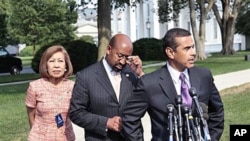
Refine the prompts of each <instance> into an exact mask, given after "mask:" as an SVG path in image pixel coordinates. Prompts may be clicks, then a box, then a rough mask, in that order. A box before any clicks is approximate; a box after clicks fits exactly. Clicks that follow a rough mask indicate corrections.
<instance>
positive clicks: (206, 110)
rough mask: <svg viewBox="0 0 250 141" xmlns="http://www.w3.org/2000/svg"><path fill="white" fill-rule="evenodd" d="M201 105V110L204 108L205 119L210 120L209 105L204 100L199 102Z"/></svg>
mask: <svg viewBox="0 0 250 141" xmlns="http://www.w3.org/2000/svg"><path fill="white" fill-rule="evenodd" d="M199 104H200V106H201V110H202V112H203V113H202V115H203V118H204V119H205V120H208V118H209V116H208V107H207V105H206V104H205V103H203V102H199Z"/></svg>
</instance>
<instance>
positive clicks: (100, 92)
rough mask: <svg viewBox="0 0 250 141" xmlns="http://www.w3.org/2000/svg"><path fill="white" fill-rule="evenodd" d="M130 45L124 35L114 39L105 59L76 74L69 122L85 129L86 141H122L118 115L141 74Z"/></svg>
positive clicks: (141, 71) (140, 64)
mask: <svg viewBox="0 0 250 141" xmlns="http://www.w3.org/2000/svg"><path fill="white" fill-rule="evenodd" d="M132 52H133V44H132V42H131V40H130V38H129V37H128V36H127V35H125V34H117V35H115V36H114V37H113V38H112V39H111V40H110V42H109V45H108V46H107V50H106V55H105V56H104V57H103V58H102V59H101V60H100V61H99V62H97V63H95V64H93V65H91V66H89V67H87V68H85V69H83V70H81V71H80V72H78V73H77V74H76V82H75V86H74V89H73V95H72V100H71V104H70V113H69V116H70V119H71V120H72V122H73V123H75V124H76V125H78V126H80V127H83V128H84V129H85V139H86V141H123V140H124V137H123V135H122V134H120V130H121V128H122V127H121V117H120V116H121V113H122V111H123V108H124V106H125V105H126V103H127V99H128V98H129V97H130V96H131V94H132V91H133V89H134V86H135V85H136V83H137V80H138V78H139V77H141V76H142V75H143V74H144V72H143V70H142V62H141V60H140V58H139V57H138V56H131V55H132Z"/></svg>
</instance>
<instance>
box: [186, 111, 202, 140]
mask: <svg viewBox="0 0 250 141" xmlns="http://www.w3.org/2000/svg"><path fill="white" fill-rule="evenodd" d="M188 119H189V123H190V127H191V130H192V133H193V140H194V141H200V140H201V139H200V137H201V136H199V132H198V128H197V127H196V125H195V124H194V117H193V115H192V110H191V109H190V110H189V113H188Z"/></svg>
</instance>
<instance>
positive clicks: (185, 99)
mask: <svg viewBox="0 0 250 141" xmlns="http://www.w3.org/2000/svg"><path fill="white" fill-rule="evenodd" d="M185 78H186V77H185V74H184V73H181V75H180V80H181V96H182V103H183V104H186V105H188V106H190V107H191V105H192V98H191V96H190V95H189V90H188V89H189V88H188V85H187V83H186V81H185Z"/></svg>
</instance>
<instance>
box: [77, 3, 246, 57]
mask: <svg viewBox="0 0 250 141" xmlns="http://www.w3.org/2000/svg"><path fill="white" fill-rule="evenodd" d="M132 1H133V0H131V3H132ZM157 11H158V0H144V1H143V2H142V3H137V4H136V5H134V6H127V7H126V8H120V9H113V10H112V15H111V19H112V20H111V30H112V35H114V34H117V33H124V34H127V35H128V36H129V37H130V38H131V40H132V41H133V42H134V41H136V40H138V39H141V38H157V39H161V38H162V37H163V36H164V34H165V33H166V31H167V30H168V29H170V28H173V27H181V28H185V29H187V30H189V31H191V27H190V18H189V12H188V9H184V10H182V11H181V13H180V15H179V19H178V23H174V22H168V23H164V24H162V23H159V22H158V21H159V18H158V13H157ZM90 13H92V15H89V16H86V17H85V20H86V19H89V18H87V17H91V16H94V17H96V11H94V10H92V11H91V12H90ZM93 13H94V14H93ZM81 14H82V13H81ZM83 19H84V17H82V18H81V20H80V21H82V20H83ZM90 19H91V18H90ZM95 19H96V18H95ZM90 21H91V23H92V24H91V28H93V26H94V24H96V26H95V27H96V29H91V30H93V31H97V23H96V20H93V18H92V20H88V22H90ZM88 22H86V21H85V22H84V21H83V22H82V23H88ZM79 23H81V22H79ZM93 23H94V24H93ZM86 25H87V24H86ZM88 26H89V25H88ZM81 28H82V29H84V30H81V31H79V30H78V33H79V32H81V34H78V36H80V35H90V34H88V33H87V32H89V33H90V32H91V31H89V30H87V29H86V28H84V27H83V26H81ZM85 31H86V32H85ZM91 35H94V36H95V37H94V38H97V33H96V34H94V33H93V32H91ZM205 45H206V49H205V51H206V52H219V51H221V49H222V46H221V34H220V29H219V26H218V24H217V21H216V19H215V17H211V18H210V19H209V20H207V23H206V42H205ZM234 48H235V50H245V38H244V36H241V35H235V38H234Z"/></svg>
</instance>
